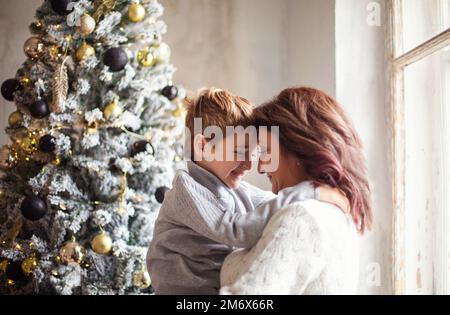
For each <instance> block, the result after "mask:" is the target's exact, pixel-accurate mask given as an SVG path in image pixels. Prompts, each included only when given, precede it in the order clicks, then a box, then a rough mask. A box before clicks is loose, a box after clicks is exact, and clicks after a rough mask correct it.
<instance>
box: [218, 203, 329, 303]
mask: <svg viewBox="0 0 450 315" xmlns="http://www.w3.org/2000/svg"><path fill="white" fill-rule="evenodd" d="M324 266H325V258H324V254H323V246H322V239H321V234H320V230H319V229H318V227H317V224H316V222H315V220H314V218H313V217H312V216H311V215H309V214H308V213H307V212H306V210H305V209H304V208H302V207H301V206H298V204H297V205H294V206H289V207H287V208H285V209H283V210H281V211H279V212H278V213H277V214H276V215H275V216H274V217H273V218H272V220H271V221H270V222H269V224H268V225H267V227H266V229H265V230H264V234H263V236H262V237H261V239H260V240H259V241H258V243H257V244H256V245H255V247H253V248H252V249H251V250H250V251H248V252H245V253H244V255H243V257H240V259H238V260H231V262H229V263H228V262H227V261H226V262H225V264H224V267H223V270H225V269H226V270H227V271H226V272H233V270H238V271H240V274H239V277H237V279H235V281H234V283H230V284H226V283H225V286H223V287H222V288H221V290H220V294H222V295H273V294H276V295H284V294H292V292H296V294H303V293H304V292H305V290H306V289H307V287H308V285H309V284H310V283H311V282H312V281H314V280H315V279H316V278H317V277H318V276H319V275H320V273H321V272H322V270H323V268H324ZM222 277H223V275H222Z"/></svg>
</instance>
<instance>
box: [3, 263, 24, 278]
mask: <svg viewBox="0 0 450 315" xmlns="http://www.w3.org/2000/svg"><path fill="white" fill-rule="evenodd" d="M5 273H6V277H7V278H8V279H10V280H13V281H19V280H22V279H23V278H25V274H24V273H23V271H22V262H21V261H11V262H10V263H8V266H7V267H6V270H5Z"/></svg>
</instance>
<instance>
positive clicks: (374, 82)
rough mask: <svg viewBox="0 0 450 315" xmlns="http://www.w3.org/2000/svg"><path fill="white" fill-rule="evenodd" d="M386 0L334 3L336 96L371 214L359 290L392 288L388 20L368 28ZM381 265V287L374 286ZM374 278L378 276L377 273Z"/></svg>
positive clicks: (386, 290)
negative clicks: (358, 150)
mask: <svg viewBox="0 0 450 315" xmlns="http://www.w3.org/2000/svg"><path fill="white" fill-rule="evenodd" d="M374 2H376V3H380V4H381V5H382V8H384V1H369V0H337V1H336V69H337V70H336V87H337V88H336V91H337V92H336V95H337V99H338V101H339V102H341V104H342V105H343V106H344V108H345V110H346V111H347V113H348V114H349V115H350V117H351V119H352V120H353V122H354V124H355V127H356V130H357V131H358V132H359V134H360V136H361V137H362V140H363V143H364V145H365V155H366V159H367V165H368V169H369V180H370V186H371V189H372V201H373V210H374V217H375V225H374V228H373V232H371V233H369V234H367V235H366V236H365V237H364V238H363V239H362V241H361V243H360V251H361V257H360V259H361V263H360V268H361V270H360V292H361V293H367V294H375V293H383V294H386V293H390V292H391V289H390V288H391V268H390V266H391V255H392V252H391V231H392V228H391V225H392V224H391V211H392V206H391V199H392V197H391V181H390V164H389V162H388V161H389V160H390V141H389V137H390V134H389V132H390V128H388V126H389V122H388V117H389V115H388V114H389V110H388V109H389V104H388V102H387V97H386V95H387V91H388V89H387V78H388V75H387V72H386V64H387V59H386V58H387V54H386V48H385V47H386V45H385V43H386V23H385V15H384V13H383V11H381V13H382V18H381V22H382V24H381V26H380V27H374V26H369V25H368V24H367V22H366V19H367V16H368V14H369V12H368V11H367V4H369V3H374ZM378 266H379V267H380V272H381V273H380V276H381V277H380V280H381V281H380V283H379V286H377V285H376V286H374V285H372V284H371V283H372V281H373V280H376V278H373V277H372V275H373V272H375V273H376V271H377V267H378ZM375 276H376V275H375Z"/></svg>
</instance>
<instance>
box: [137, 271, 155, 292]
mask: <svg viewBox="0 0 450 315" xmlns="http://www.w3.org/2000/svg"><path fill="white" fill-rule="evenodd" d="M133 284H134V286H136V287H138V288H139V289H147V288H148V287H149V286H150V285H151V284H152V281H151V279H150V275H149V274H148V272H147V270H145V269H144V268H142V269H141V270H138V271H135V272H134V273H133Z"/></svg>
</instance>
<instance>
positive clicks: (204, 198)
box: [147, 162, 317, 295]
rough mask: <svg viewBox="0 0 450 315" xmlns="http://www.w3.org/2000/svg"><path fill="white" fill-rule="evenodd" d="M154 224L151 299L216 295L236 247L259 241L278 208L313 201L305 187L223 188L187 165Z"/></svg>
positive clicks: (308, 186)
mask: <svg viewBox="0 0 450 315" xmlns="http://www.w3.org/2000/svg"><path fill="white" fill-rule="evenodd" d="M172 186H173V187H172V189H171V190H170V191H168V192H167V193H166V195H165V198H164V202H163V204H162V207H161V209H160V212H159V215H158V219H157V220H156V224H155V229H154V234H153V240H152V242H151V243H150V247H149V250H148V253H147V268H148V271H149V273H150V277H151V279H152V285H153V287H154V289H155V291H156V294H179V295H192V294H201V295H206V294H217V293H218V292H219V288H220V269H221V267H222V264H223V262H224V260H225V257H226V256H227V255H228V254H229V253H231V251H233V249H236V248H250V247H252V246H253V245H254V244H256V242H257V241H258V240H259V238H260V237H261V235H262V232H263V230H264V227H265V226H266V224H267V223H268V221H269V219H270V218H271V217H272V215H273V214H274V213H275V212H276V211H277V210H278V209H281V208H283V206H285V205H287V204H290V203H293V202H296V201H303V200H306V199H313V198H316V197H317V196H316V191H315V189H314V188H313V185H312V184H311V183H310V182H304V183H301V184H300V185H297V186H296V187H291V188H288V189H285V190H282V191H280V192H279V194H278V197H277V198H275V197H276V195H274V194H272V193H270V192H266V191H263V190H260V189H258V188H256V187H254V186H252V185H250V184H248V183H245V182H242V183H241V185H240V187H239V188H237V189H230V188H228V187H227V186H226V185H225V184H224V183H223V182H222V181H221V180H220V179H219V178H217V177H216V176H214V175H213V174H212V173H210V172H208V171H206V170H205V169H203V168H201V167H199V166H198V165H197V164H195V163H193V162H188V171H184V170H180V171H178V172H177V174H176V175H175V178H174V180H173V184H172Z"/></svg>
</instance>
